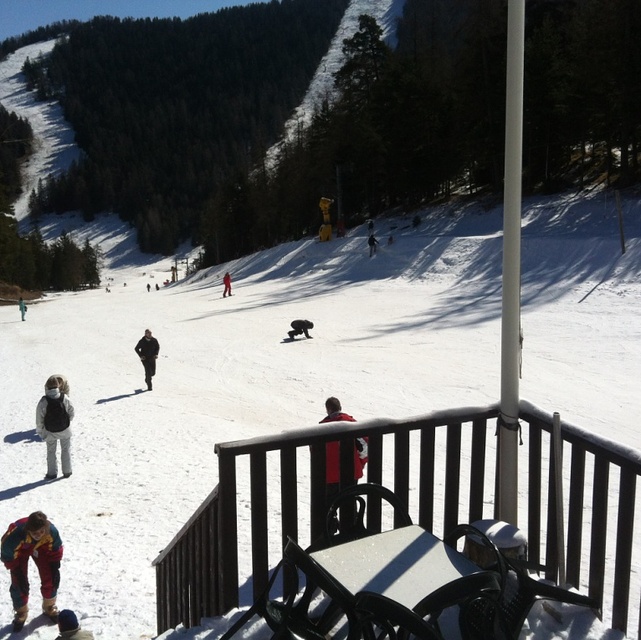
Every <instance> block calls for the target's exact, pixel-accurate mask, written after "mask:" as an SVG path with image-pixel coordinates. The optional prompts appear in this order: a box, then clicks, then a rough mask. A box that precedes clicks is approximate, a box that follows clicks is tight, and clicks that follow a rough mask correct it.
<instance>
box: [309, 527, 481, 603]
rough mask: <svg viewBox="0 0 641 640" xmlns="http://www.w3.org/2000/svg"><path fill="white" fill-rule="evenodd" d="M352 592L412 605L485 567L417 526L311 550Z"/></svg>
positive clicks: (322, 564) (314, 556)
mask: <svg viewBox="0 0 641 640" xmlns="http://www.w3.org/2000/svg"><path fill="white" fill-rule="evenodd" d="M311 556H312V558H314V560H316V562H318V563H319V564H320V565H321V566H322V567H323V568H324V569H325V570H327V571H328V572H329V573H331V574H332V575H333V576H334V578H336V579H337V580H338V581H339V582H340V583H341V584H342V585H343V586H344V587H345V588H346V589H348V590H349V591H350V592H351V593H352V594H356V593H358V592H359V591H374V592H376V593H380V594H383V595H385V596H387V597H388V598H392V599H393V600H396V601H397V602H400V603H402V604H404V605H405V606H406V607H408V608H410V609H412V608H414V607H415V606H416V605H417V604H418V603H419V602H420V601H421V600H422V598H423V597H425V596H426V595H428V594H429V593H432V592H433V591H435V590H436V589H438V588H439V587H442V586H443V585H445V584H448V583H449V582H452V581H453V580H456V579H457V578H460V577H462V576H466V575H470V574H472V573H477V572H479V571H481V569H480V568H479V567H478V566H477V565H475V564H474V563H473V562H472V561H471V560H468V559H467V558H466V557H465V556H464V555H463V554H461V553H459V552H458V551H457V550H456V549H453V548H451V547H449V546H447V545H446V544H445V543H444V542H443V541H442V540H439V539H438V538H437V537H435V536H433V535H432V534H431V533H429V532H428V531H425V529H423V528H421V527H419V526H418V525H411V526H408V527H402V528H400V529H394V530H392V531H385V532H383V533H379V534H376V535H373V536H369V537H367V538H362V539H360V540H354V541H353V542H347V543H345V544H341V545H338V546H336V547H331V548H329V549H324V550H322V551H316V552H314V553H312V554H311Z"/></svg>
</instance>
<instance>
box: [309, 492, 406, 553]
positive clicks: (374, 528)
mask: <svg viewBox="0 0 641 640" xmlns="http://www.w3.org/2000/svg"><path fill="white" fill-rule="evenodd" d="M366 498H367V502H366V500H365V499H366ZM371 501H378V502H379V503H381V505H382V504H383V503H388V504H389V505H390V506H391V507H392V509H393V513H394V523H395V526H394V528H397V527H404V526H407V525H410V524H413V523H412V518H411V517H410V515H409V513H408V512H407V509H406V508H405V506H404V505H403V503H402V502H401V500H400V499H399V498H398V496H397V495H396V494H395V493H394V492H392V491H390V490H389V489H388V488H387V487H384V486H383V485H380V484H375V483H373V482H365V483H361V484H355V485H353V486H351V487H347V488H346V489H343V490H342V491H341V492H340V493H338V494H337V495H336V497H335V498H334V499H333V500H332V502H331V503H330V505H329V508H328V510H327V514H326V516H325V531H324V532H323V534H322V535H321V537H320V538H319V539H318V540H316V541H315V542H314V543H313V544H312V545H311V546H310V547H309V548H308V551H319V550H320V549H326V548H328V547H333V546H335V545H337V544H343V543H345V542H351V541H352V540H358V539H360V538H365V537H367V536H371V535H374V534H375V533H381V528H382V527H381V526H380V523H379V522H373V519H372V518H367V523H366V522H365V520H366V518H365V515H366V510H367V504H368V503H370V504H371ZM341 510H345V511H346V515H345V516H343V515H342V514H341V513H340V512H341Z"/></svg>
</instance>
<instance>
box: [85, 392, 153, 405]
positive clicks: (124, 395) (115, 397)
mask: <svg viewBox="0 0 641 640" xmlns="http://www.w3.org/2000/svg"><path fill="white" fill-rule="evenodd" d="M143 392H144V389H136V390H135V391H134V392H133V393H122V394H120V395H119V396H111V398H100V400H96V404H105V402H113V401H114V400H123V399H124V398H131V397H132V396H137V395H138V394H140V393H143Z"/></svg>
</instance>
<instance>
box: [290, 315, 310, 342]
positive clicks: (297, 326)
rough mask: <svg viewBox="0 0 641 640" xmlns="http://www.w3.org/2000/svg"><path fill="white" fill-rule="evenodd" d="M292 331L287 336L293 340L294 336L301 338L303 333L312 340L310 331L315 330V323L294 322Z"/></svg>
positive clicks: (306, 321)
mask: <svg viewBox="0 0 641 640" xmlns="http://www.w3.org/2000/svg"><path fill="white" fill-rule="evenodd" d="M291 327H292V330H291V331H288V332H287V335H288V336H289V337H290V338H291V339H292V340H293V339H294V336H299V335H300V334H301V333H304V334H305V337H306V338H311V337H312V336H310V335H309V333H308V330H309V329H313V328H314V323H313V322H310V321H309V320H294V321H293V322H292V323H291Z"/></svg>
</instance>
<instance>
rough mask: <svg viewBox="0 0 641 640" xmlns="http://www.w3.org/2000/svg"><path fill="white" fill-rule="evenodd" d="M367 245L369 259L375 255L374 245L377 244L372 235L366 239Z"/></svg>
mask: <svg viewBox="0 0 641 640" xmlns="http://www.w3.org/2000/svg"><path fill="white" fill-rule="evenodd" d="M367 244H368V245H369V257H370V258H371V257H372V256H373V255H374V254H375V253H376V245H377V244H378V240H377V239H376V238H375V237H374V234H372V235H371V236H370V237H369V238H368V239H367Z"/></svg>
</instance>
